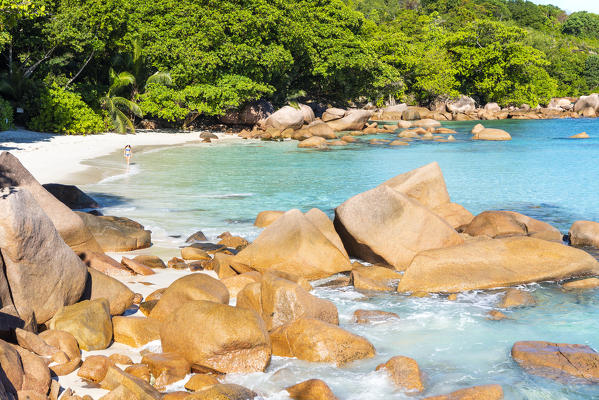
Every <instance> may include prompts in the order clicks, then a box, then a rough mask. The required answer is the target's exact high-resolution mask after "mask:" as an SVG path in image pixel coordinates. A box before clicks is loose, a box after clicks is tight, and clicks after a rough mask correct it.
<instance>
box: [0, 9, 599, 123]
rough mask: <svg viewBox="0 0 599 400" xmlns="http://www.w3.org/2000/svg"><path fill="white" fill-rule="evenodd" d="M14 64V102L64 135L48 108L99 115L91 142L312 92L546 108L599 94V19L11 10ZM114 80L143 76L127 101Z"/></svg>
mask: <svg viewBox="0 0 599 400" xmlns="http://www.w3.org/2000/svg"><path fill="white" fill-rule="evenodd" d="M0 52H1V53H2V56H3V57H2V62H1V63H0V95H1V96H2V97H3V98H4V99H6V100H8V101H9V102H11V105H12V107H13V108H16V107H19V108H23V109H24V113H22V114H20V115H17V116H16V117H17V122H18V123H22V124H25V125H27V126H30V127H32V128H33V127H35V128H36V129H54V130H57V128H55V127H53V126H54V125H56V123H55V122H54V125H52V126H51V127H44V126H43V124H42V122H43V121H50V119H51V118H49V117H47V116H46V117H44V118H40V115H42V113H45V114H44V115H47V114H48V112H49V111H48V110H49V109H50V108H51V107H50V105H48V104H46V103H48V102H51V104H61V107H63V108H64V107H68V106H69V105H73V106H74V105H75V104H81V103H83V104H85V105H86V110H87V111H86V112H88V113H93V114H94V115H93V116H90V117H89V118H90V121H92V122H90V123H86V122H85V121H83V122H82V123H81V124H79V125H78V124H75V125H74V126H85V127H86V129H87V130H88V131H89V130H90V129H92V128H90V127H100V126H101V125H102V124H98V123H97V118H101V119H102V120H103V121H104V127H111V128H112V129H120V130H123V127H124V126H129V125H128V123H127V122H126V121H125V120H124V119H123V118H122V117H126V118H127V120H130V121H131V122H132V124H134V123H137V122H139V121H140V118H139V116H141V115H144V117H145V118H154V119H158V120H161V121H163V122H164V123H166V124H170V125H171V126H173V127H182V126H187V125H188V124H189V123H190V122H191V121H192V120H194V119H195V118H197V117H198V116H202V117H210V116H218V115H223V114H224V113H226V112H227V111H228V110H230V109H232V108H236V107H240V106H242V105H243V104H244V103H246V102H248V101H251V100H255V99H266V100H269V101H271V102H273V104H275V105H276V106H277V105H282V104H285V103H286V102H287V101H288V100H289V99H291V98H296V97H297V96H298V95H299V94H301V95H302V99H303V100H313V101H317V102H321V103H325V104H331V105H341V106H346V105H349V104H356V103H357V104H363V103H366V102H372V103H374V104H382V103H383V102H385V101H387V100H388V99H391V98H392V99H395V100H398V101H408V102H411V103H420V104H423V105H426V104H428V103H431V102H433V101H435V99H437V98H439V97H455V96H458V95H459V94H465V95H469V96H472V97H474V98H475V99H476V100H477V101H478V102H480V103H481V104H483V103H485V102H490V101H495V102H498V103H500V104H502V105H511V104H513V105H519V104H521V103H528V104H530V105H531V106H534V105H536V104H539V103H545V102H547V101H548V100H549V98H551V97H553V96H577V95H581V94H588V93H589V92H590V91H592V90H595V89H597V87H598V86H599V61H598V56H597V53H598V52H599V16H598V15H595V14H592V13H587V12H577V13H573V14H570V15H567V14H566V13H565V12H564V11H563V10H560V9H559V8H557V7H555V6H541V5H536V4H534V3H532V2H530V1H525V0H394V1H391V0H345V1H343V0H295V1H293V2H289V1H284V0H154V1H151V2H148V1H145V0H128V1H125V0H0ZM111 70H112V71H115V72H114V74H116V75H119V74H125V73H126V74H128V75H127V76H129V75H130V76H131V77H132V78H134V79H133V80H132V83H131V84H128V85H125V86H122V87H120V88H119V93H118V96H116V95H115V94H114V93H112V92H114V76H115V75H114V74H113V75H111V72H110V71H111ZM111 76H112V78H111ZM111 90H112V92H111ZM61 96H64V97H65V99H66V100H64V101H60V99H58V98H59V97H61ZM115 96H116V97H115ZM111 98H112V99H113V100H114V99H117V103H118V104H121V105H123V107H121V108H118V107H116V106H115V107H110V105H111V104H113V103H114V102H112V103H111V101H112V100H110V99H111ZM115 104H116V103H114V104H113V105H115ZM125 105H126V107H125ZM117 110H118V111H119V112H120V113H121V114H123V115H122V116H121V115H120V114H119V113H117ZM63 114H64V115H67V114H68V113H66V112H65V113H63ZM116 114H118V115H119V118H115V115H116ZM68 115H75V116H76V118H85V116H84V115H83V114H82V113H81V112H72V113H70V114H68ZM55 120H56V119H55ZM59 120H60V119H59ZM31 121H35V124H34V123H32V122H31ZM119 121H120V122H119ZM88 122H89V121H88ZM130 128H131V126H130ZM98 129H100V128H98ZM63 131H65V132H67V131H68V132H69V133H71V132H73V131H74V130H73V128H68V129H64V130H63Z"/></svg>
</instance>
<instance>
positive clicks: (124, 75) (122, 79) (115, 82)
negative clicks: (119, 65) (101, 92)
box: [108, 71, 135, 95]
mask: <svg viewBox="0 0 599 400" xmlns="http://www.w3.org/2000/svg"><path fill="white" fill-rule="evenodd" d="M133 84H135V77H134V76H133V74H132V73H130V72H126V71H123V72H120V73H119V74H118V75H115V76H114V77H112V83H111V85H110V88H109V89H108V93H109V94H110V95H111V94H113V93H114V92H116V91H117V90H119V89H121V88H124V87H125V86H129V85H133Z"/></svg>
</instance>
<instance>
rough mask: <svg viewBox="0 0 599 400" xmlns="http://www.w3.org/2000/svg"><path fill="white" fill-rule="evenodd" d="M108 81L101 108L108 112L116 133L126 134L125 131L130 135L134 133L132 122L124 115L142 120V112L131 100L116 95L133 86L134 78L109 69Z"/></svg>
mask: <svg viewBox="0 0 599 400" xmlns="http://www.w3.org/2000/svg"><path fill="white" fill-rule="evenodd" d="M110 81H111V84H110V88H109V89H108V92H107V93H106V95H105V96H104V97H103V98H102V100H101V101H102V107H104V109H105V110H106V111H107V112H108V115H109V116H110V118H111V119H112V123H113V124H114V127H115V129H116V131H117V132H118V133H127V129H129V130H130V131H131V132H132V133H135V127H134V126H133V122H132V121H131V119H130V118H129V117H128V116H127V114H126V113H129V115H131V114H133V115H136V116H138V117H139V118H143V112H142V111H141V108H139V106H138V105H137V104H135V103H134V102H132V101H131V100H128V99H126V98H124V97H121V96H118V95H117V94H118V92H119V91H121V90H122V89H124V88H126V87H127V86H134V85H135V77H134V76H133V74H131V73H130V72H121V73H119V74H116V73H115V72H114V70H112V68H111V69H110Z"/></svg>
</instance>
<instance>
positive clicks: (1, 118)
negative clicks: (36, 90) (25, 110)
mask: <svg viewBox="0 0 599 400" xmlns="http://www.w3.org/2000/svg"><path fill="white" fill-rule="evenodd" d="M12 124H13V109H12V105H11V104H10V103H9V102H8V101H6V100H4V99H3V98H1V97H0V131H5V130H7V129H10V128H12Z"/></svg>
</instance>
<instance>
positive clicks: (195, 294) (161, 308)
mask: <svg viewBox="0 0 599 400" xmlns="http://www.w3.org/2000/svg"><path fill="white" fill-rule="evenodd" d="M195 300H208V301H214V302H217V303H222V304H229V291H228V290H227V287H226V286H225V285H224V284H223V283H222V282H221V281H219V280H218V279H214V278H213V277H211V276H209V275H207V274H203V273H196V274H190V275H185V276H184V277H182V278H179V279H177V280H176V281H174V282H173V283H172V284H171V285H170V286H169V287H168V288H167V289H166V290H165V291H164V293H162V295H161V296H160V300H158V303H157V304H156V305H155V306H154V308H153V309H152V312H151V313H150V317H151V318H155V319H157V320H160V321H164V320H166V319H167V318H168V317H169V316H170V315H171V314H173V313H174V312H175V311H176V310H177V309H178V308H180V307H181V306H182V305H183V304H185V303H187V302H190V301H195Z"/></svg>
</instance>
